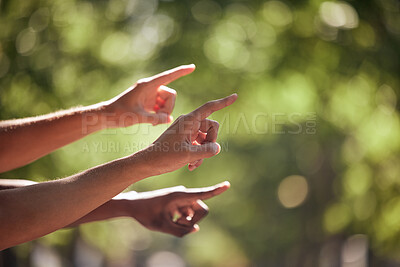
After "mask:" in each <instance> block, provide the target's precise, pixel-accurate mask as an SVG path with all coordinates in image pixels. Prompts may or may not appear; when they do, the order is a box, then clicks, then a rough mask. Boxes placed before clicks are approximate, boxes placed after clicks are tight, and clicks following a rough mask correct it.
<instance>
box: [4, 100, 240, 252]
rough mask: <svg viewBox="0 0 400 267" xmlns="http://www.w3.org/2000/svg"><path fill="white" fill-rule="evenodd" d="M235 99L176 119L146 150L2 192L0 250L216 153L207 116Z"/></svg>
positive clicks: (51, 229) (215, 102) (207, 106)
mask: <svg viewBox="0 0 400 267" xmlns="http://www.w3.org/2000/svg"><path fill="white" fill-rule="evenodd" d="M235 100H236V95H232V96H230V97H227V98H224V99H220V100H216V101H211V102H208V103H206V104H205V105H203V106H202V107H200V108H198V109H196V110H195V111H193V112H191V113H189V114H188V115H185V116H181V117H180V118H178V119H177V120H176V121H175V122H174V124H172V125H171V127H169V128H168V129H167V131H166V132H164V133H163V134H162V135H161V136H160V138H158V139H157V140H156V141H155V142H154V143H153V144H152V145H151V146H149V147H148V148H146V149H144V150H142V151H139V152H137V153H135V154H133V155H131V156H128V157H125V158H121V159H118V160H114V161H111V162H109V163H107V164H103V165H100V166H97V167H94V168H91V169H89V170H86V171H84V172H81V173H79V174H76V175H73V176H70V177H67V178H64V179H60V180H55V181H50V182H43V183H39V184H33V185H28V186H24V187H19V188H14V189H8V190H1V191H0V237H1V239H0V250H1V249H5V248H7V247H10V246H14V245H17V244H20V243H23V242H26V241H30V240H32V239H35V238H38V237H40V236H43V235H46V234H48V233H51V232H53V231H55V230H58V229H60V228H63V227H65V226H67V225H70V224H72V223H74V222H76V221H77V220H78V219H80V218H82V217H83V216H85V215H86V214H88V213H89V212H91V211H93V210H94V209H96V208H97V207H99V206H100V205H102V204H104V203H105V202H107V201H108V200H110V199H111V198H113V197H114V196H116V195H117V194H118V193H120V192H121V191H123V190H124V189H125V188H126V187H128V186H129V185H130V184H132V183H135V182H137V181H139V180H141V179H144V178H146V177H149V176H154V175H158V174H162V173H166V172H171V171H174V170H176V169H178V168H181V167H183V166H185V165H186V164H188V163H190V162H196V161H198V162H201V161H202V159H204V158H209V157H212V156H214V155H216V154H218V152H219V146H218V145H217V144H216V143H215V141H214V140H215V139H216V134H217V131H216V128H217V127H216V125H215V122H211V121H209V120H207V119H206V117H207V116H209V115H210V114H211V113H212V112H214V111H216V110H219V109H222V108H224V107H226V106H228V105H230V104H232V103H233V102H234V101H235ZM199 135H201V137H199ZM207 136H210V137H209V138H208V137H207ZM160 148H162V149H160Z"/></svg>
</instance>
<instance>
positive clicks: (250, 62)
mask: <svg viewBox="0 0 400 267" xmlns="http://www.w3.org/2000/svg"><path fill="white" fill-rule="evenodd" d="M399 5H400V4H399V1H397V0H360V1H355V0H354V1H347V2H344V1H325V0H308V1H307V0H285V1H260V0H255V1H250V0H248V1H244V0H242V1H240V0H236V1H235V0H227V1H222V0H219V1H216V0H200V1H197V0H196V1H188V0H180V1H178V0H175V1H174V0H169V1H157V0H109V1H102V0H98V1H75V0H51V1H50V0H40V1H39V0H29V1H18V0H13V1H11V0H1V1H0V119H11V118H20V117H26V116H35V115H39V114H44V113H48V112H53V111H56V110H59V109H65V108H70V107H73V106H77V105H89V104H93V103H96V102H99V101H103V100H107V99H109V98H111V97H113V96H115V95H117V94H118V93H120V92H122V91H123V90H124V89H126V88H127V87H129V86H130V85H132V84H133V83H134V82H135V81H136V80H138V79H140V78H143V77H147V76H151V75H154V74H156V73H159V72H161V71H163V70H166V69H170V68H172V67H175V66H178V65H181V64H189V63H195V64H196V66H197V69H196V71H195V72H194V73H192V74H191V75H189V76H187V77H184V78H181V79H180V80H178V81H176V82H174V83H173V84H171V85H170V87H172V88H174V89H176V90H177V92H178V98H177V103H176V108H175V110H174V113H173V115H174V117H175V118H176V117H178V116H179V115H180V114H182V113H187V112H189V111H191V110H193V109H194V108H196V107H197V106H199V105H200V104H202V103H204V102H205V101H207V100H211V99H216V98H220V97H223V96H226V95H228V94H231V93H233V92H237V93H238V95H239V98H238V101H237V102H236V103H235V104H234V105H233V106H231V107H229V108H227V109H225V110H222V111H219V112H217V113H215V115H213V116H212V118H213V119H215V120H218V121H220V123H221V128H220V135H219V142H220V143H221V145H222V148H223V151H222V153H221V154H220V155H218V156H217V157H215V158H212V159H208V160H206V161H205V162H204V163H203V165H202V166H201V167H200V168H199V169H197V170H195V171H194V172H189V171H188V170H187V169H186V168H183V169H180V170H178V171H175V172H173V173H170V174H166V175H162V176H159V177H152V178H149V179H147V180H144V181H141V182H139V183H137V184H134V185H132V186H131V188H130V189H132V190H136V191H146V190H153V189H158V188H163V187H170V186H175V185H185V186H187V187H201V186H208V185H212V184H215V183H218V182H221V181H224V180H229V181H230V182H231V184H232V187H231V189H230V190H229V191H227V192H226V193H224V194H223V195H221V196H219V197H218V198H216V199H212V200H209V201H208V202H207V204H208V205H209V207H210V214H209V216H208V217H207V218H206V219H204V221H202V222H201V223H200V227H201V231H200V232H199V233H196V234H193V235H190V236H187V237H185V238H183V239H178V238H175V237H171V236H167V235H165V234H160V233H153V232H150V231H148V230H146V229H145V228H143V227H141V226H140V225H139V224H138V223H136V222H135V221H132V220H130V219H116V220H112V221H107V222H100V223H92V224H87V225H84V226H81V227H79V228H76V229H67V230H60V231H57V232H55V233H53V234H50V235H48V236H46V237H43V238H41V239H39V240H36V241H33V242H29V243H26V244H22V245H19V246H17V247H14V248H11V249H8V250H6V251H3V252H0V259H1V261H2V262H3V264H5V262H7V264H9V265H8V266H46V267H47V266H151V267H154V266H174V267H181V266H193V267H197V266H227V267H228V266H229V267H235V266H238V267H242V266H322V267H325V266H326V267H328V266H333V267H334V266H346V267H355V266H357V267H363V266H400V120H399V104H398V99H399V96H400V90H399V76H400V67H399V55H400V13H399V9H400V7H399ZM166 127H167V126H166V125H163V126H157V127H151V126H148V125H141V126H133V127H130V128H127V129H118V130H109V131H103V132H99V133H96V134H93V135H91V136H89V137H87V138H85V139H83V140H80V141H78V142H76V143H73V144H71V145H68V146H66V147H65V148H62V149H59V150H57V151H56V152H54V153H52V154H50V155H48V156H46V157H44V158H42V159H40V160H38V161H36V162H34V163H32V164H30V165H28V166H26V167H23V168H19V169H17V170H14V171H10V172H8V173H3V174H1V175H0V177H1V178H27V179H32V180H35V181H46V180H50V179H56V178H60V177H65V176H68V175H71V174H74V173H76V172H79V171H82V170H84V169H87V168H89V167H92V166H95V165H97V164H100V163H104V162H107V161H110V160H112V159H115V158H118V157H121V156H125V155H128V154H130V153H133V152H135V151H137V150H139V149H141V148H144V147H145V146H147V145H148V144H150V143H151V142H152V141H154V140H155V139H156V138H157V137H158V135H159V134H160V133H161V132H163V131H164V130H165V129H166ZM0 238H1V237H0Z"/></svg>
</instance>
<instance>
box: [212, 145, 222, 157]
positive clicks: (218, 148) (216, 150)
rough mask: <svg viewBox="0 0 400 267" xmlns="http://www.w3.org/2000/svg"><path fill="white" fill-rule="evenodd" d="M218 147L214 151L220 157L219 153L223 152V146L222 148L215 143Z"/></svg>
mask: <svg viewBox="0 0 400 267" xmlns="http://www.w3.org/2000/svg"><path fill="white" fill-rule="evenodd" d="M215 144H216V145H217V146H216V147H214V148H213V149H214V151H215V155H218V154H219V152H221V146H220V144H218V143H215Z"/></svg>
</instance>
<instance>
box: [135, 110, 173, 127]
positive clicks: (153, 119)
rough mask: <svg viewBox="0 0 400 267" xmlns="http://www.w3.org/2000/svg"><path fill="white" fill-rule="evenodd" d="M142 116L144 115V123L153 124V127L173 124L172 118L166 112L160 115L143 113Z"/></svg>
mask: <svg viewBox="0 0 400 267" xmlns="http://www.w3.org/2000/svg"><path fill="white" fill-rule="evenodd" d="M141 115H142V122H147V123H151V124H153V125H158V124H162V123H169V122H171V118H170V117H171V116H170V115H168V114H167V113H164V112H160V113H150V112H143V113H142V114H141Z"/></svg>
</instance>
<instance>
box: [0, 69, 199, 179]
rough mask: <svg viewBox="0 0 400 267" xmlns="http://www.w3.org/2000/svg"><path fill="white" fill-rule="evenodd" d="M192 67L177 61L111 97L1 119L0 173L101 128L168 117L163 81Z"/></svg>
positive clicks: (169, 95)
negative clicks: (102, 100)
mask: <svg viewBox="0 0 400 267" xmlns="http://www.w3.org/2000/svg"><path fill="white" fill-rule="evenodd" d="M193 70H194V66H193V65H188V66H180V67H177V68H175V69H172V70H169V71H166V72H163V73H161V74H158V75H156V76H153V77H150V78H146V79H142V80H140V81H138V82H137V83H136V84H135V85H133V86H132V87H130V88H128V89H127V90H125V91H124V92H123V93H121V94H120V95H118V96H116V97H114V98H113V99H111V100H108V101H104V102H101V103H98V104H95V105H92V106H87V107H77V108H73V109H70V110H63V111H59V112H55V113H51V114H47V115H42V116H37V117H31V118H24V119H16V120H7V121H0V172H5V171H8V170H12V169H14V168H18V167H21V166H23V165H26V164H28V163H30V162H32V161H34V160H37V159H38V158H40V157H43V156H44V155H47V154H49V153H50V152H52V151H54V150H56V149H58V148H60V147H62V146H65V145H67V144H69V143H72V142H74V141H76V140H78V139H81V138H83V137H85V136H87V135H89V134H91V133H94V132H96V131H99V130H101V129H105V128H113V127H126V126H130V125H133V124H136V123H152V124H153V125H156V124H160V123H167V122H170V121H172V117H171V112H172V110H173V108H174V104H175V97H176V92H175V91H174V90H173V89H170V88H167V87H166V86H164V85H165V84H168V83H170V82H172V81H173V80H175V79H178V78H179V77H182V76H184V75H187V74H189V73H191V72H192V71H193Z"/></svg>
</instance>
